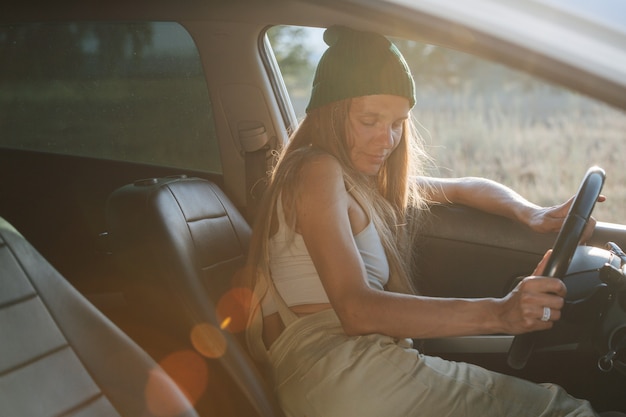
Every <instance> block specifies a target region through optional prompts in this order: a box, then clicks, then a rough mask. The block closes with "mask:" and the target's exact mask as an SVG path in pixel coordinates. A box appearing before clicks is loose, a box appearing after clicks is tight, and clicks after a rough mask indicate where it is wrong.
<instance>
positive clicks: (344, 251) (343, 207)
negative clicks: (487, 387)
mask: <svg viewBox="0 0 626 417" xmlns="http://www.w3.org/2000/svg"><path fill="white" fill-rule="evenodd" d="M297 192H298V196H297V200H296V216H297V227H298V230H299V232H300V233H301V234H302V236H303V238H304V241H305V244H306V246H307V249H308V251H309V253H310V255H311V258H312V259H313V262H314V264H315V267H316V269H317V271H318V273H319V275H320V278H321V280H322V284H323V285H324V288H325V290H326V293H327V294H328V297H329V300H330V302H331V304H332V306H333V308H334V309H335V311H336V312H337V315H338V316H339V318H340V320H341V323H342V325H343V328H344V330H345V331H346V333H347V334H350V335H358V334H368V333H382V334H386V335H389V336H392V337H412V338H433V337H445V336H463V335H475V334H489V333H510V334H518V333H523V332H526V331H531V330H542V329H548V328H550V327H551V326H552V322H542V321H540V320H539V318H540V317H541V315H542V313H543V307H544V306H548V307H550V308H552V309H553V313H552V314H553V315H552V318H553V319H558V317H559V310H560V308H561V307H562V305H563V296H564V294H565V290H564V287H563V284H562V283H561V282H560V280H556V279H552V278H541V277H536V278H532V279H531V278H528V279H525V280H524V281H523V282H522V283H520V285H519V286H518V287H517V288H516V290H515V291H513V292H512V293H511V294H509V295H507V296H506V297H504V298H502V299H497V298H485V299H471V300H470V299H443V298H429V297H420V296H413V295H406V294H397V293H391V292H386V291H379V290H375V289H372V288H370V287H369V285H368V284H367V275H366V272H365V267H364V265H363V261H362V259H361V257H360V254H359V252H358V248H357V247H356V244H355V242H354V238H353V233H354V232H355V230H353V227H354V225H352V226H351V219H352V221H354V218H356V219H359V218H360V215H361V214H363V213H356V215H355V213H354V212H355V211H356V212H358V211H359V206H358V205H357V204H356V203H355V202H354V200H353V199H352V198H351V196H350V195H349V194H348V193H347V191H346V190H345V186H344V182H343V175H342V171H341V166H340V165H339V163H338V162H337V161H336V160H335V159H334V158H332V157H330V156H320V157H317V158H316V159H315V160H314V161H309V162H307V163H306V164H305V165H304V167H303V168H302V174H301V176H300V183H299V185H298V191H297ZM357 229H358V228H357ZM356 231H358V230H356Z"/></svg>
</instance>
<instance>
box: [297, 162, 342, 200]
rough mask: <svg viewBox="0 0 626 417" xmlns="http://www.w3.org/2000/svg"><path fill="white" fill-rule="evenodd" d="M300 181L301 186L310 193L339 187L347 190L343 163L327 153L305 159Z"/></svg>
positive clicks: (301, 168)
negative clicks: (344, 181)
mask: <svg viewBox="0 0 626 417" xmlns="http://www.w3.org/2000/svg"><path fill="white" fill-rule="evenodd" d="M299 179H300V181H299V183H300V184H299V186H300V187H304V188H305V189H306V190H308V191H313V190H316V189H318V188H321V189H329V188H330V189H336V187H337V186H340V187H341V188H345V187H344V185H343V167H342V166H341V163H340V162H339V161H338V160H337V158H335V157H334V156H332V155H329V154H327V153H315V154H312V155H310V156H309V157H307V158H306V159H304V160H303V163H302V166H301V167H300V178H299ZM300 187H299V188H300Z"/></svg>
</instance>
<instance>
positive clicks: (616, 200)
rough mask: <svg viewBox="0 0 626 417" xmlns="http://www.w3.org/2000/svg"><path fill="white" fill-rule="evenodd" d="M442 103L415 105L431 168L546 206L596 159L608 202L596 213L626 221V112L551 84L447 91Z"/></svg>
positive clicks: (565, 193)
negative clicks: (492, 91) (514, 90)
mask: <svg viewBox="0 0 626 417" xmlns="http://www.w3.org/2000/svg"><path fill="white" fill-rule="evenodd" d="M428 102H429V101H428V100H425V103H428ZM446 102H447V106H446V107H445V108H444V107H442V106H437V105H432V106H428V105H427V104H425V105H422V106H420V105H419V104H418V107H417V108H416V109H415V117H416V119H417V120H418V121H419V123H420V124H421V126H422V128H421V134H422V136H423V137H424V140H425V142H426V146H427V150H428V152H429V154H430V155H431V156H432V157H433V158H434V162H435V166H434V167H433V168H432V169H431V170H430V171H431V173H432V174H433V175H439V176H444V177H454V176H482V177H487V178H491V179H494V180H496V181H499V182H502V183H504V184H506V185H508V186H510V187H512V188H513V189H515V190H516V191H518V192H519V193H521V194H522V195H524V196H526V197H527V198H529V199H531V200H532V201H534V202H536V203H537V204H540V205H544V206H548V205H553V204H557V203H559V202H561V201H564V200H566V199H567V198H569V197H570V196H571V195H573V194H574V193H575V192H576V190H577V189H578V186H579V185H580V181H581V179H582V177H583V175H584V173H585V172H586V170H587V168H589V167H590V166H592V165H598V166H600V167H602V168H604V169H605V171H606V172H607V181H606V184H605V187H604V190H603V194H605V195H606V196H607V201H606V202H605V203H603V204H599V205H598V206H597V207H596V210H595V214H594V216H595V217H596V218H597V219H598V220H600V221H608V222H617V223H626V171H625V170H624V169H623V157H622V155H621V145H624V144H626V114H625V113H624V112H620V111H617V110H615V109H612V108H610V107H607V106H605V105H602V104H599V103H596V102H593V101H590V100H588V99H586V98H585V97H581V96H577V95H573V94H564V93H556V92H552V91H549V90H544V91H534V92H530V93H526V94H521V95H505V94H502V95H500V96H495V97H494V96H493V95H491V96H485V95H480V94H472V95H471V98H470V97H469V96H468V95H464V94H458V95H449V96H448V99H447V100H446Z"/></svg>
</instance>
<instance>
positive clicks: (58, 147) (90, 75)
mask: <svg viewBox="0 0 626 417" xmlns="http://www.w3.org/2000/svg"><path fill="white" fill-rule="evenodd" d="M0 62H2V65H0V146H2V147H8V148H18V149H27V150H36V151H42V152H52V153H61V154H67V155H77V156H86V157H97V158H104V159H112V160H120V161H130V162H138V163H146V164H154V165H160V166H172V167H180V168H186V169H192V170H200V171H206V172H218V173H219V172H221V171H222V169H221V164H220V159H219V152H218V147H217V139H216V134H215V129H214V124H213V120H212V116H211V103H210V101H209V96H208V90H207V86H206V81H205V79H204V76H203V72H202V66H201V64H200V59H199V56H198V52H197V50H196V47H195V44H194V42H193V40H192V38H191V37H190V35H189V34H188V33H187V31H186V30H185V29H184V28H183V27H182V26H181V25H179V24H177V23H169V22H141V23H82V22H81V23H53V24H52V23H45V24H44V23H29V24H21V25H3V26H0Z"/></svg>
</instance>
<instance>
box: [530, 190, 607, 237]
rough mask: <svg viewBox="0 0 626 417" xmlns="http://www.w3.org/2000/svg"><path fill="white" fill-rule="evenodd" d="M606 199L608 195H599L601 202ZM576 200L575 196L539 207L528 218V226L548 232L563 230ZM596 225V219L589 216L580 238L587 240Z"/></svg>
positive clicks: (538, 230)
mask: <svg viewBox="0 0 626 417" xmlns="http://www.w3.org/2000/svg"><path fill="white" fill-rule="evenodd" d="M605 200H606V197H605V196H603V195H601V196H600V197H598V202H599V203H601V202H603V201H605ZM573 202H574V197H572V198H570V199H569V200H567V201H566V202H565V203H563V204H559V205H557V206H553V207H538V208H537V209H536V210H535V212H534V213H533V214H532V215H531V216H530V218H529V220H528V226H530V228H531V229H533V230H535V231H537V232H542V233H547V232H558V231H559V230H561V227H562V226H563V222H564V221H565V218H566V217H567V213H568V211H569V209H570V206H571V205H572V203H573ZM595 227H596V220H595V219H594V218H593V217H591V218H589V222H588V223H587V226H586V227H585V231H584V232H583V235H582V237H581V239H580V241H581V242H586V241H587V240H588V239H589V238H590V237H591V235H592V234H593V230H594V229H595Z"/></svg>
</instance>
